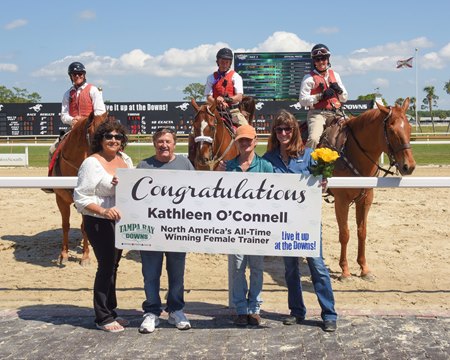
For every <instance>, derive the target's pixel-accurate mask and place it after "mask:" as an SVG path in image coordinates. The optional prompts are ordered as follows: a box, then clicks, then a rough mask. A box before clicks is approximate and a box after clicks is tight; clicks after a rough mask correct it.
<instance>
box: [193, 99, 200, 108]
mask: <svg viewBox="0 0 450 360" xmlns="http://www.w3.org/2000/svg"><path fill="white" fill-rule="evenodd" d="M191 104H192V106H193V107H194V109H195V111H198V110H199V109H200V106H198V104H197V102H196V101H195V99H194V98H191Z"/></svg>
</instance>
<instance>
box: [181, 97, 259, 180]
mask: <svg viewBox="0 0 450 360" xmlns="http://www.w3.org/2000/svg"><path fill="white" fill-rule="evenodd" d="M191 104H192V106H193V107H194V109H195V110H196V112H197V113H196V115H195V117H194V121H193V124H192V127H193V135H194V142H195V145H194V146H195V151H190V157H189V159H190V160H191V162H192V163H193V165H194V167H195V168H196V169H197V170H211V171H212V170H215V169H216V168H217V166H218V165H219V162H220V161H221V160H230V159H233V158H235V157H236V156H237V155H238V150H237V147H236V146H235V144H234V132H233V131H232V130H231V129H230V127H229V126H228V125H226V124H225V122H224V119H223V117H222V115H221V114H220V113H219V110H218V109H217V104H216V102H214V103H213V104H209V103H206V104H204V105H201V106H199V105H198V104H197V103H196V101H195V99H192V100H191ZM239 110H240V111H241V113H242V114H243V115H244V116H245V117H246V119H247V121H248V122H249V124H251V121H252V120H253V118H254V116H255V101H254V99H253V98H252V97H250V96H244V97H243V99H242V101H241V103H240V104H239Z"/></svg>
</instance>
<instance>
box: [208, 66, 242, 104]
mask: <svg viewBox="0 0 450 360" xmlns="http://www.w3.org/2000/svg"><path fill="white" fill-rule="evenodd" d="M233 74H234V70H230V71H229V72H227V73H226V74H225V76H224V77H223V78H221V79H220V80H217V79H219V73H218V72H217V71H216V72H215V73H214V79H215V80H216V83H215V84H214V85H213V87H212V88H213V98H214V99H216V98H217V97H218V96H229V97H232V96H234V95H236V94H235V93H234V84H233V80H232V77H233ZM225 80H226V86H224V81H225Z"/></svg>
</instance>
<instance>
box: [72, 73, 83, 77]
mask: <svg viewBox="0 0 450 360" xmlns="http://www.w3.org/2000/svg"><path fill="white" fill-rule="evenodd" d="M72 75H73V76H84V73H72Z"/></svg>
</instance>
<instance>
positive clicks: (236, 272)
mask: <svg viewBox="0 0 450 360" xmlns="http://www.w3.org/2000/svg"><path fill="white" fill-rule="evenodd" d="M236 143H237V146H238V149H239V155H238V156H237V157H236V158H234V159H233V160H230V161H228V162H227V164H226V170H227V171H237V172H247V171H248V172H267V173H271V172H273V167H272V165H271V164H270V163H269V162H268V161H267V160H265V159H263V158H261V157H259V156H258V155H257V154H256V153H255V147H256V144H257V140H256V131H255V128H253V127H252V126H251V125H242V126H240V127H238V129H237V131H236ZM230 259H231V260H230V261H232V264H231V265H232V272H233V289H232V301H233V303H234V305H235V306H236V312H237V318H236V320H235V322H234V323H235V324H236V325H238V326H246V325H254V326H259V325H260V324H261V316H260V315H259V312H260V306H261V303H262V299H261V292H262V285H263V272H264V256H261V255H242V254H235V255H231V256H230ZM247 264H248V265H249V267H250V289H249V288H248V285H247V280H246V278H245V269H246V267H247Z"/></svg>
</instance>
